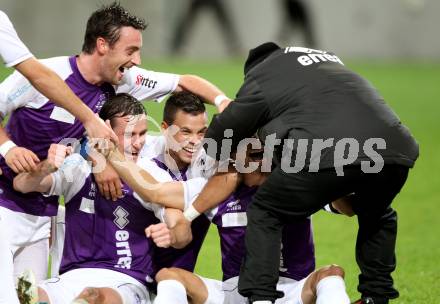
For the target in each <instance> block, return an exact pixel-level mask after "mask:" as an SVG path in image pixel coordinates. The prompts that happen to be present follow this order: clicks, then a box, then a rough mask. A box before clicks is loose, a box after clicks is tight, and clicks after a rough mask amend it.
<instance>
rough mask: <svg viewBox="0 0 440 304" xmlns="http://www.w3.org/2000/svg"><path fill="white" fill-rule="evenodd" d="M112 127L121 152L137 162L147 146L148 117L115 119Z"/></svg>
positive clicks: (135, 116) (132, 116)
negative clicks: (144, 146) (140, 153)
mask: <svg viewBox="0 0 440 304" xmlns="http://www.w3.org/2000/svg"><path fill="white" fill-rule="evenodd" d="M112 126H113V127H112V128H113V131H114V132H115V134H116V136H117V137H118V149H119V152H121V153H122V154H124V155H125V156H126V157H128V158H130V157H131V158H132V160H133V161H134V162H136V160H137V158H138V156H139V152H140V151H141V149H142V147H143V145H144V144H145V136H146V134H147V116H146V115H145V114H140V115H127V116H123V117H115V118H113V119H112Z"/></svg>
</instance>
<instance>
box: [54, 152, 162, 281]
mask: <svg viewBox="0 0 440 304" xmlns="http://www.w3.org/2000/svg"><path fill="white" fill-rule="evenodd" d="M78 163H79V164H80V165H78ZM84 163H85V161H84V160H83V159H82V158H81V156H79V155H77V154H76V155H73V156H71V157H69V158H67V159H66V162H65V166H66V167H64V168H62V169H60V170H59V172H57V173H56V174H54V175H53V178H54V185H53V187H52V189H51V191H50V193H51V194H64V195H65V197H66V216H65V239H64V250H63V255H62V259H61V266H60V273H64V272H67V271H70V270H73V269H78V268H103V269H109V270H114V271H118V272H122V273H124V274H127V275H129V276H130V277H133V278H135V279H137V280H138V281H140V282H142V283H143V284H146V282H152V278H153V277H154V272H153V271H154V269H153V264H152V256H153V251H154V245H153V242H152V241H151V239H149V238H147V237H146V236H145V228H147V227H148V226H149V225H151V224H156V223H158V222H159V220H158V219H157V218H156V217H155V215H154V213H153V211H151V210H147V209H146V207H145V206H144V205H145V203H143V202H141V201H139V200H138V199H137V198H136V196H135V195H134V194H133V191H132V190H131V189H130V188H129V187H128V186H127V185H125V184H123V188H122V191H123V197H122V198H120V199H118V200H117V201H116V202H113V201H109V200H107V199H105V198H104V197H103V196H102V195H101V194H100V192H99V190H98V188H97V185H96V183H95V181H94V177H93V175H92V174H90V173H89V174H87V168H86V164H84ZM69 164H71V165H72V167H75V169H73V174H72V173H70V174H71V176H69V172H68V170H72V169H69V168H67V167H68V165H69ZM69 178H70V183H69Z"/></svg>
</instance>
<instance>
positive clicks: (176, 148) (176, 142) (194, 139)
mask: <svg viewBox="0 0 440 304" xmlns="http://www.w3.org/2000/svg"><path fill="white" fill-rule="evenodd" d="M207 127H208V118H207V115H206V109H205V105H204V104H203V102H202V101H201V100H200V98H199V97H197V96H196V95H194V94H191V93H189V92H176V93H174V94H172V95H171V96H170V98H168V100H167V102H166V103H165V108H164V111H163V121H162V128H163V129H164V130H166V135H167V147H168V152H169V154H170V155H171V157H172V158H173V159H174V160H175V161H176V164H177V166H178V167H179V168H180V167H184V166H186V165H188V164H190V163H191V159H192V157H193V156H194V155H196V153H197V152H198V150H199V149H200V148H201V142H202V140H203V138H204V137H205V133H206V129H207Z"/></svg>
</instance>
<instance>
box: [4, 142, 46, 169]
mask: <svg viewBox="0 0 440 304" xmlns="http://www.w3.org/2000/svg"><path fill="white" fill-rule="evenodd" d="M5 161H6V164H7V165H8V166H9V168H11V169H12V170H13V171H14V172H15V173H17V174H18V173H22V172H32V171H35V170H37V164H38V163H39V162H40V159H39V158H38V156H37V155H35V153H34V152H32V151H31V150H28V149H26V148H23V147H14V148H12V149H10V150H9V151H8V153H6V155H5Z"/></svg>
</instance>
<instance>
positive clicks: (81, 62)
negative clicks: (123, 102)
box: [76, 53, 103, 85]
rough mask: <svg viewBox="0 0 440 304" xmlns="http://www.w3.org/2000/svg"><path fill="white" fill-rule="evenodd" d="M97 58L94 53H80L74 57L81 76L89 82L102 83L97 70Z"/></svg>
mask: <svg viewBox="0 0 440 304" xmlns="http://www.w3.org/2000/svg"><path fill="white" fill-rule="evenodd" d="M99 62H100V61H99V60H98V58H95V55H94V54H91V55H89V54H85V53H81V54H80V55H79V56H78V57H77V58H76V64H77V66H78V70H79V72H80V73H81V76H82V77H83V78H84V79H85V80H86V81H87V82H89V83H91V84H93V85H101V84H102V83H103V81H102V77H101V76H100V75H99V73H98V72H97V71H100V70H101V68H100V66H99Z"/></svg>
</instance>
